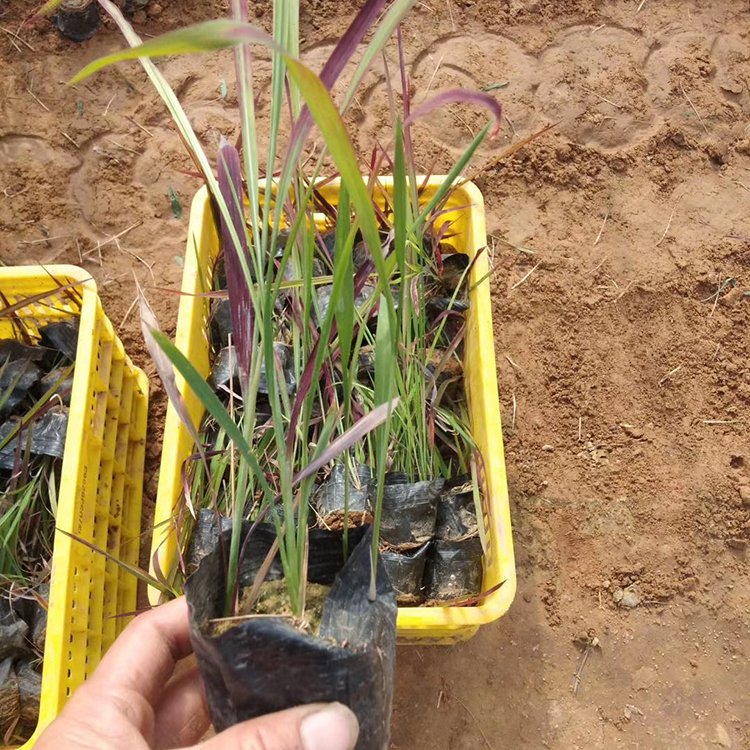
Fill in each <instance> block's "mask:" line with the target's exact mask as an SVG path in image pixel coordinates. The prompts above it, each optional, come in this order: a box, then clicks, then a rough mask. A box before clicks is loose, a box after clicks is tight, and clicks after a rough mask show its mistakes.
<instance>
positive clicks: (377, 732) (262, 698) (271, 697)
mask: <svg viewBox="0 0 750 750" xmlns="http://www.w3.org/2000/svg"><path fill="white" fill-rule="evenodd" d="M244 531H245V533H247V529H245V530H244ZM259 532H260V533H259ZM315 532H317V533H315ZM355 532H359V533H358V534H355ZM371 534H372V532H371V530H370V529H369V528H367V529H364V530H362V529H351V530H350V532H349V541H350V544H351V547H350V548H351V549H352V554H351V556H350V557H349V559H348V560H347V561H346V562H344V556H343V534H342V533H341V532H337V531H324V530H321V529H313V530H311V531H310V541H309V549H310V561H309V565H308V581H309V582H310V583H322V584H332V585H331V589H330V593H329V594H328V597H327V599H326V601H325V603H324V605H323V612H322V618H321V621H320V631H319V634H318V635H310V634H308V633H306V632H302V631H300V630H298V629H297V628H295V627H294V624H293V622H292V620H291V618H289V617H268V616H264V617H249V618H248V619H246V620H243V621H241V622H240V623H238V624H237V625H235V626H234V627H231V628H230V629H228V630H226V631H224V632H222V633H221V634H220V635H215V634H214V631H215V629H214V625H213V623H212V622H211V621H212V620H214V619H216V618H220V617H221V616H222V614H223V611H222V610H223V602H224V594H225V589H224V585H223V581H224V573H223V562H222V551H223V550H222V545H223V549H226V550H228V549H229V539H230V532H224V533H223V535H222V540H221V543H219V542H217V543H216V545H215V548H214V550H213V551H212V552H210V553H209V554H208V555H206V556H205V557H204V558H203V559H202V560H201V562H200V565H199V567H198V570H197V571H196V572H195V573H194V574H193V575H192V576H191V577H190V578H189V579H188V581H187V583H186V585H185V593H186V596H187V601H188V605H189V609H190V626H191V639H192V643H193V648H194V650H195V653H196V656H197V658H198V664H199V667H200V669H201V673H202V675H203V679H204V682H205V685H206V696H207V699H208V706H209V710H210V713H211V718H212V721H213V724H214V727H215V728H216V730H217V731H222V730H223V729H226V728H227V727H229V726H232V725H233V724H236V723H238V722H240V721H245V720H247V719H252V718H255V717H257V716H261V715H263V714H267V713H271V712H274V711H281V710H283V709H286V708H291V707H293V706H297V705H300V704H306V703H316V702H323V703H328V702H331V701H339V702H341V703H344V704H345V705H348V706H349V707H350V708H351V709H352V710H353V711H354V713H355V714H356V715H357V718H358V719H359V723H360V736H359V741H358V743H357V750H387V748H388V747H389V742H390V720H391V702H392V696H393V670H394V665H395V654H396V611H397V610H396V596H395V593H394V592H393V589H392V588H391V585H390V583H389V581H388V577H387V575H386V574H385V570H384V569H383V567H382V564H381V563H379V564H378V576H377V597H376V599H375V601H374V602H370V601H369V599H368V589H369V583H370V546H371V541H372V535H371ZM357 536H358V537H359V538H357ZM274 538H275V532H274V531H273V529H272V528H271V527H268V526H267V525H266V526H264V525H260V526H258V528H256V529H255V530H253V531H252V534H251V535H250V538H249V540H247V545H246V555H245V561H244V563H243V578H244V579H245V580H248V581H252V579H253V578H254V575H253V574H254V573H255V572H257V565H256V561H260V562H262V558H263V557H264V556H265V555H264V554H262V551H263V549H264V548H265V549H266V551H267V550H268V549H269V548H270V545H271V544H272V543H273V539H274ZM250 558H251V559H250ZM260 562H258V563H257V564H258V565H259V564H260ZM278 571H279V568H276V571H275V574H276V576H277V577H278ZM269 578H272V576H269ZM219 582H221V583H219Z"/></svg>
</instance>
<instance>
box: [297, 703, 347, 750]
mask: <svg viewBox="0 0 750 750" xmlns="http://www.w3.org/2000/svg"><path fill="white" fill-rule="evenodd" d="M358 736H359V722H358V721H357V717H356V716H355V715H354V714H353V713H352V712H351V711H350V710H349V709H348V708H347V707H346V706H344V705H342V704H341V703H331V705H329V706H326V707H325V708H323V709H321V710H320V711H317V712H316V713H314V714H310V716H306V717H305V718H304V719H303V720H302V724H301V725H300V737H301V738H302V747H303V748H304V750H354V745H355V744H356V743H357V737H358Z"/></svg>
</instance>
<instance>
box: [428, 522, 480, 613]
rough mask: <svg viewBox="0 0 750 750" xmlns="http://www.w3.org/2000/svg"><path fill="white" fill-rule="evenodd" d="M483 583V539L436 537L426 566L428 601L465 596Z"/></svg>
mask: <svg viewBox="0 0 750 750" xmlns="http://www.w3.org/2000/svg"><path fill="white" fill-rule="evenodd" d="M481 587H482V543H481V541H480V540H479V537H472V538H471V539H464V540H463V541H460V542H448V541H443V540H441V539H436V540H435V541H434V543H433V545H432V549H431V550H430V554H429V556H428V558H427V564H426V566H425V593H426V595H427V599H428V601H436V602H442V601H449V600H450V599H465V598H466V597H467V596H473V595H474V594H478V593H479V592H480V589H481Z"/></svg>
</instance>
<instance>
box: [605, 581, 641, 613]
mask: <svg viewBox="0 0 750 750" xmlns="http://www.w3.org/2000/svg"><path fill="white" fill-rule="evenodd" d="M612 599H614V601H615V604H617V605H618V606H620V607H623V608H624V609H634V608H635V607H637V606H638V605H639V604H640V603H641V595H640V594H639V593H638V590H637V589H636V588H635V587H634V586H628V588H626V589H620V588H618V589H615V590H614V591H613V592H612Z"/></svg>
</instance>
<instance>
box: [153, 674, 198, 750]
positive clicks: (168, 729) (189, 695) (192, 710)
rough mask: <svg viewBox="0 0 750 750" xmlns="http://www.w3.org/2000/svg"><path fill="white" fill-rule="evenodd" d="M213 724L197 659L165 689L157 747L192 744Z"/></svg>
mask: <svg viewBox="0 0 750 750" xmlns="http://www.w3.org/2000/svg"><path fill="white" fill-rule="evenodd" d="M210 725H211V720H210V719H209V716H208V707H207V706H206V693H205V690H204V688H203V680H202V679H201V676H200V672H199V671H198V667H197V666H195V663H194V662H193V664H192V665H191V666H190V667H189V668H188V669H186V670H185V671H184V672H180V674H176V675H175V676H174V677H173V678H172V679H171V680H170V681H169V682H168V683H167V686H166V688H165V689H164V691H163V694H162V698H161V700H160V702H159V705H158V706H157V708H156V719H155V724H154V726H155V729H154V741H153V744H154V747H156V748H158V750H167V749H168V748H173V747H182V746H184V745H192V744H193V743H194V742H197V741H198V740H199V739H200V738H201V737H203V735H204V734H205V733H206V730H207V729H208V728H209V726H210Z"/></svg>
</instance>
